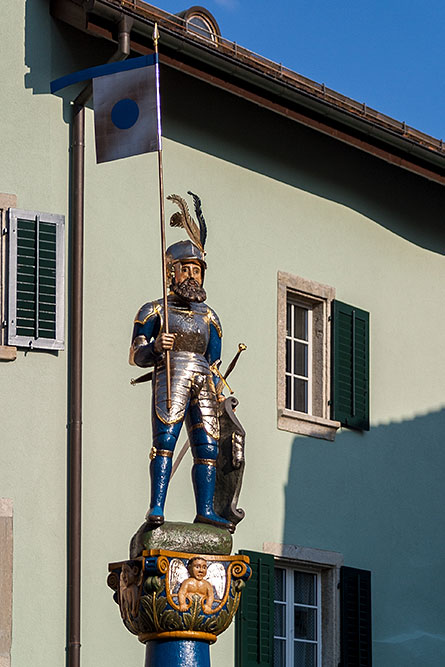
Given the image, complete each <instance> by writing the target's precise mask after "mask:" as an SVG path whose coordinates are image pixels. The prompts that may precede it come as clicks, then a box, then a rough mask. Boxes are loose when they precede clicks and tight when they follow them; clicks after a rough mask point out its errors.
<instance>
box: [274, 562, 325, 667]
mask: <svg viewBox="0 0 445 667" xmlns="http://www.w3.org/2000/svg"><path fill="white" fill-rule="evenodd" d="M274 597H275V599H274V665H275V666H276V667H282V666H283V665H301V667H321V578H320V575H319V574H318V573H316V572H301V571H300V570H296V569H294V568H292V567H285V566H282V567H277V566H276V567H275V595H274Z"/></svg>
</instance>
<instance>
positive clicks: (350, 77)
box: [151, 0, 445, 139]
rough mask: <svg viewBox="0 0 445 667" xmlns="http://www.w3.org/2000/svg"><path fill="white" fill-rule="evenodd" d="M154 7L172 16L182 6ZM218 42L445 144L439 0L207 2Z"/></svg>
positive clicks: (443, 18)
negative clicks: (248, 51) (231, 43)
mask: <svg viewBox="0 0 445 667" xmlns="http://www.w3.org/2000/svg"><path fill="white" fill-rule="evenodd" d="M151 4H154V5H156V6H158V7H160V8H162V9H165V10H166V11H169V12H171V13H175V12H179V11H181V10H183V9H187V8H188V7H190V6H191V5H192V4H193V2H190V3H189V4H187V3H184V2H182V1H181V0H179V1H178V0H158V1H157V2H155V1H153V0H152V2H151ZM202 4H203V6H205V7H206V8H207V9H208V10H209V11H211V12H212V14H213V15H214V17H215V18H216V20H217V22H218V24H219V26H220V29H221V33H222V36H223V37H225V38H226V39H229V40H231V41H235V42H237V43H238V44H241V45H242V46H245V47H246V48H248V49H251V50H252V51H255V52H256V53H259V54H261V55H263V56H266V57H267V58H270V59H271V60H274V61H276V62H281V63H283V65H286V67H289V68H290V69H292V70H294V71H296V72H298V73H299V74H303V75H304V76H307V77H309V78H311V79H313V80H315V81H317V82H318V83H325V84H326V86H328V87H330V88H333V89H334V90H336V91H338V92H340V93H343V94H344V95H347V96H349V97H352V98H353V99H355V100H357V101H359V102H365V103H366V104H367V105H368V106H370V107H373V108H374V109H377V110H378V111H381V112H383V113H386V114H388V115H389V116H392V117H393V118H395V119H396V120H400V121H405V122H406V123H407V124H408V125H411V126H412V127H415V128H416V129H418V130H422V131H423V132H426V133H427V134H431V135H432V136H434V137H437V138H438V139H441V138H444V139H445V114H444V103H445V72H444V70H445V58H444V51H445V46H444V44H445V41H444V38H443V24H444V22H445V3H444V2H443V0H441V1H439V0H423V1H422V0H405V1H404V2H402V0H373V1H370V0H367V1H364V0H355V1H352V0H350V1H347V0H338V1H334V0H275V2H270V1H266V0H206V1H205V2H202Z"/></svg>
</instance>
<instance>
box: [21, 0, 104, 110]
mask: <svg viewBox="0 0 445 667" xmlns="http://www.w3.org/2000/svg"><path fill="white" fill-rule="evenodd" d="M42 36H44V39H42ZM115 50H116V46H115V45H114V44H112V43H110V42H108V41H106V40H104V39H96V38H93V37H91V36H89V35H87V34H85V33H83V32H81V31H80V30H76V29H75V28H72V27H70V26H68V25H66V24H65V23H62V22H61V21H57V20H56V19H53V18H52V16H51V14H50V3H49V2H48V0H26V6H25V65H26V66H27V67H28V68H29V72H28V73H27V74H25V88H31V89H32V91H33V93H34V94H35V95H41V94H50V83H51V81H53V80H54V79H57V78H58V77H60V76H64V75H65V74H70V73H71V72H76V71H78V70H81V69H84V68H86V67H93V66H94V65H102V64H103V63H105V62H107V60H108V59H109V58H110V57H111V55H112V54H113V53H114V51H115ZM84 85H85V84H78V85H77V86H70V88H67V89H63V90H61V91H60V92H59V93H57V97H60V98H62V99H63V100H64V103H65V104H64V111H63V117H64V118H63V119H64V121H65V122H66V123H69V122H70V121H71V112H70V108H69V105H70V102H71V101H72V100H74V99H75V98H76V96H77V95H78V93H79V92H80V91H81V90H82V89H83V87H84ZM90 104H91V102H90V103H89V105H90ZM89 105H88V106H89Z"/></svg>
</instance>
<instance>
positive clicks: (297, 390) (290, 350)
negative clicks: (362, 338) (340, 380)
mask: <svg viewBox="0 0 445 667" xmlns="http://www.w3.org/2000/svg"><path fill="white" fill-rule="evenodd" d="M334 297H335V290H334V289H333V288H332V287H329V286H327V285H321V284H320V283H316V282H314V281H311V280H305V279H304V278H299V277H298V276H292V275H290V274H288V273H282V272H279V273H278V382H277V386H278V401H277V403H278V428H280V429H282V430H285V431H291V432H292V433H301V434H303V435H312V436H314V437H316V438H325V439H326V440H333V439H334V438H335V433H336V431H337V429H338V428H339V427H340V422H338V421H334V420H332V419H331V418H330V404H329V400H330V393H331V377H330V366H331V331H330V323H329V317H330V314H331V305H332V302H333V300H334Z"/></svg>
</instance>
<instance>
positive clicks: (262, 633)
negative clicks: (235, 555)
mask: <svg viewBox="0 0 445 667" xmlns="http://www.w3.org/2000/svg"><path fill="white" fill-rule="evenodd" d="M240 553H242V554H245V555H246V556H249V558H250V566H251V568H252V576H251V578H250V579H249V581H248V582H247V583H246V586H245V587H244V588H243V592H242V594H241V604H240V608H239V610H238V613H237V615H236V622H235V637H236V639H235V655H236V663H235V664H236V666H237V667H258V666H260V665H261V667H266V666H267V667H272V666H273V619H274V567H275V559H274V557H273V556H271V555H270V554H263V553H258V552H256V551H240Z"/></svg>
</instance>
